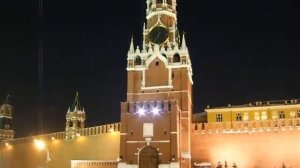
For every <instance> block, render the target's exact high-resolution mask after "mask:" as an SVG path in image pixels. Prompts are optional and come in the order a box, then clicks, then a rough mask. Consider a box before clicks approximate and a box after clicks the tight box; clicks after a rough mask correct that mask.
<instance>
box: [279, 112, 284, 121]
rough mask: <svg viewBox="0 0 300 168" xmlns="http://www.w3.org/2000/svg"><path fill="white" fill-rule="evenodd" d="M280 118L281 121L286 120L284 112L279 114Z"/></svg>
mask: <svg viewBox="0 0 300 168" xmlns="http://www.w3.org/2000/svg"><path fill="white" fill-rule="evenodd" d="M279 118H280V119H284V118H285V114H284V112H283V111H280V112H279Z"/></svg>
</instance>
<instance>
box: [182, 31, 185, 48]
mask: <svg viewBox="0 0 300 168" xmlns="http://www.w3.org/2000/svg"><path fill="white" fill-rule="evenodd" d="M181 49H182V50H185V49H186V42H185V32H183V34H182V42H181Z"/></svg>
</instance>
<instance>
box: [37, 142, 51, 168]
mask: <svg viewBox="0 0 300 168" xmlns="http://www.w3.org/2000/svg"><path fill="white" fill-rule="evenodd" d="M34 144H35V146H36V148H37V149H38V150H41V151H42V150H45V151H46V154H47V158H46V161H45V165H46V168H48V163H49V162H50V161H51V159H50V153H49V150H48V148H47V145H46V143H45V142H44V141H42V140H34Z"/></svg>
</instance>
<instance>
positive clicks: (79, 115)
mask: <svg viewBox="0 0 300 168" xmlns="http://www.w3.org/2000/svg"><path fill="white" fill-rule="evenodd" d="M85 119H86V115H85V111H84V108H82V107H81V106H80V102H79V94H78V92H76V96H75V100H74V103H73V105H72V106H71V107H69V109H68V112H67V115H66V137H65V138H66V139H74V138H76V136H77V131H78V129H81V128H84V127H85Z"/></svg>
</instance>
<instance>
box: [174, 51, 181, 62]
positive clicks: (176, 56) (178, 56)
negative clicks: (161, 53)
mask: <svg viewBox="0 0 300 168" xmlns="http://www.w3.org/2000/svg"><path fill="white" fill-rule="evenodd" d="M176 62H180V55H179V54H177V53H176V54H174V56H173V63H176Z"/></svg>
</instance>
